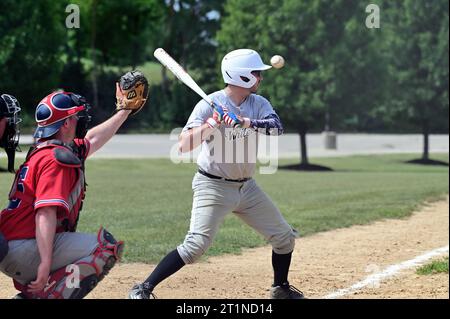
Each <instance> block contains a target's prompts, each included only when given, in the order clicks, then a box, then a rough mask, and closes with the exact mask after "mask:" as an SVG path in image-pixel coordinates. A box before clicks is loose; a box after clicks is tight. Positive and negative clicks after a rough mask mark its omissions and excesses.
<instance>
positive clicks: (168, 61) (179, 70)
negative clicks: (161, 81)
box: [153, 48, 214, 108]
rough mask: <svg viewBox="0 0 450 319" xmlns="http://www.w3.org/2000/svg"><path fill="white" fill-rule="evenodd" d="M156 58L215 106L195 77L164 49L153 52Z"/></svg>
mask: <svg viewBox="0 0 450 319" xmlns="http://www.w3.org/2000/svg"><path fill="white" fill-rule="evenodd" d="M153 55H154V56H155V58H157V59H158V61H159V62H161V64H162V65H164V66H165V67H166V68H168V69H169V70H170V71H171V72H172V73H173V74H174V75H175V76H176V77H177V78H178V79H179V80H180V81H181V82H183V83H184V84H186V85H187V86H188V87H190V88H191V89H192V90H193V91H194V92H195V93H197V94H198V95H200V96H201V97H202V98H203V99H204V100H205V101H206V102H208V104H209V105H211V107H213V108H214V102H213V101H212V100H211V98H210V97H209V96H208V95H206V93H205V92H204V91H203V90H202V89H201V88H200V87H199V86H198V85H197V83H196V82H195V81H194V79H193V78H192V77H191V76H190V75H189V74H188V73H187V72H186V71H185V70H184V69H183V67H182V66H181V65H179V64H178V63H177V61H175V60H174V59H173V58H172V57H171V56H170V55H169V54H168V53H167V52H166V51H165V50H164V49H162V48H158V49H156V50H155V52H154V53H153Z"/></svg>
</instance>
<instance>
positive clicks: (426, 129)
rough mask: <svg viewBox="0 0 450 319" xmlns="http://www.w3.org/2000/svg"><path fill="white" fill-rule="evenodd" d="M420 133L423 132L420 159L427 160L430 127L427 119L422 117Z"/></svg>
mask: <svg viewBox="0 0 450 319" xmlns="http://www.w3.org/2000/svg"><path fill="white" fill-rule="evenodd" d="M422 134H423V153H422V159H423V160H429V159H430V156H429V149H430V142H429V136H430V128H429V125H428V120H427V119H424V120H423V122H422Z"/></svg>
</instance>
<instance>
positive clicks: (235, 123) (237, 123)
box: [223, 112, 242, 127]
mask: <svg viewBox="0 0 450 319" xmlns="http://www.w3.org/2000/svg"><path fill="white" fill-rule="evenodd" d="M223 121H224V122H225V124H227V125H229V126H231V127H241V126H242V122H241V120H240V119H239V118H238V117H237V116H236V114H234V113H232V112H230V113H228V112H227V113H225V115H224V116H223Z"/></svg>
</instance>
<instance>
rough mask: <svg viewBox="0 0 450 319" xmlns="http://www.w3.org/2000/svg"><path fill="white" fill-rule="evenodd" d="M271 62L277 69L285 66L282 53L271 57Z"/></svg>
mask: <svg viewBox="0 0 450 319" xmlns="http://www.w3.org/2000/svg"><path fill="white" fill-rule="evenodd" d="M270 64H272V66H273V67H274V68H276V69H281V68H282V67H283V66H284V58H283V57H282V56H281V55H274V56H273V57H272V58H271V59H270Z"/></svg>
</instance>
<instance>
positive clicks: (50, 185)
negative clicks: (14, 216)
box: [34, 160, 76, 213]
mask: <svg viewBox="0 0 450 319" xmlns="http://www.w3.org/2000/svg"><path fill="white" fill-rule="evenodd" d="M75 178H76V176H75V170H74V169H73V168H70V167H64V166H61V165H59V164H58V163H56V162H55V161H53V160H52V161H50V162H49V163H47V164H46V165H45V166H44V167H43V168H42V170H41V173H40V175H39V176H37V180H36V193H35V194H36V199H35V202H34V209H35V210H37V209H38V208H41V207H45V206H57V207H60V208H62V209H63V210H64V211H66V212H67V213H69V211H70V207H69V201H68V199H69V195H70V189H71V186H72V185H71V183H72V181H73V180H74V179H75Z"/></svg>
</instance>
